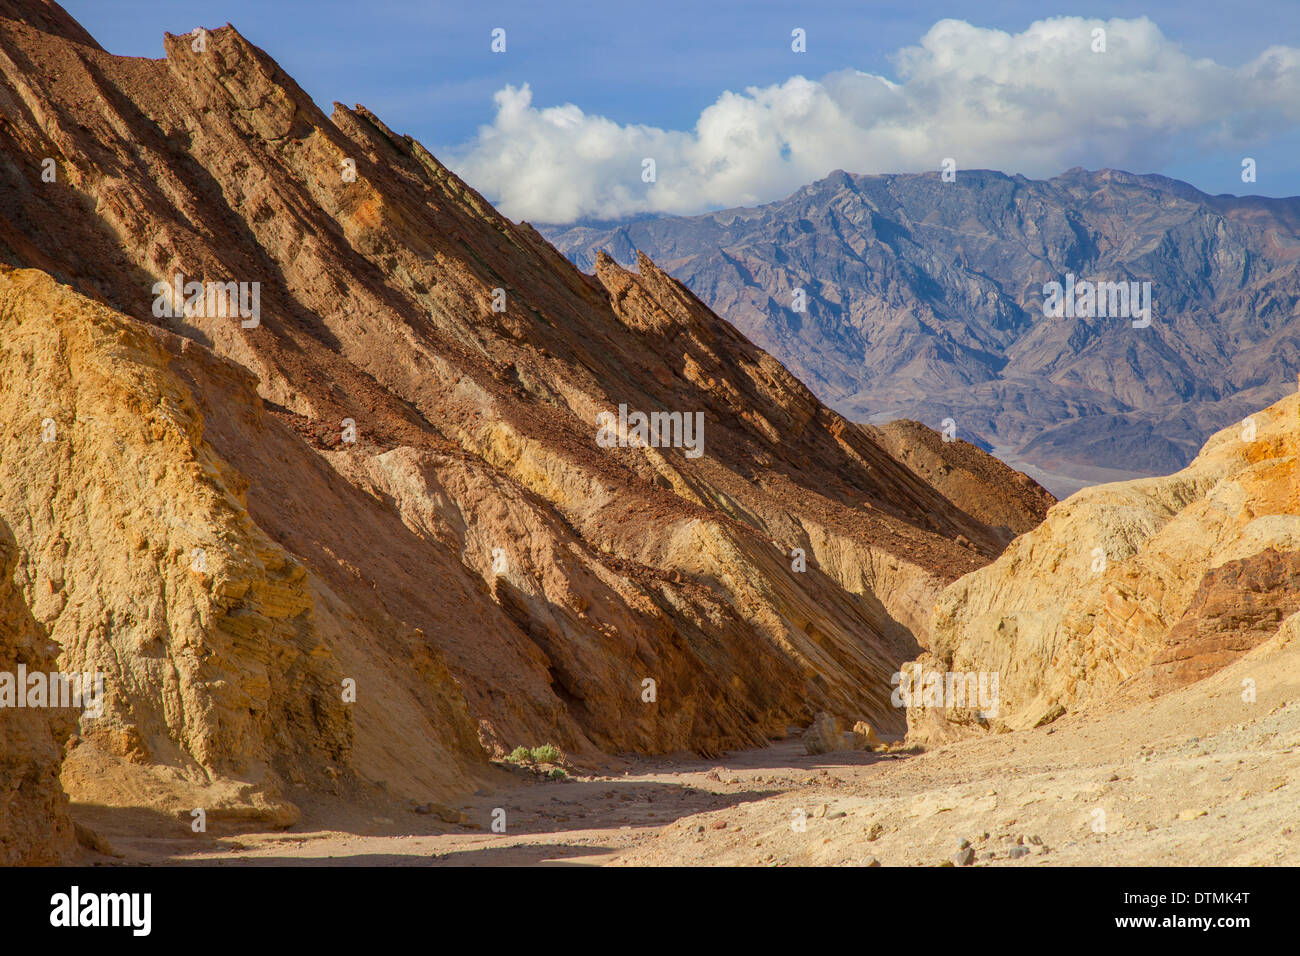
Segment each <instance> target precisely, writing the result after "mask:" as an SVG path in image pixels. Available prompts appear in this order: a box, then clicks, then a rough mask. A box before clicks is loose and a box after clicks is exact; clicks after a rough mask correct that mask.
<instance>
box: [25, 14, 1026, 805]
mask: <svg viewBox="0 0 1300 956" xmlns="http://www.w3.org/2000/svg"><path fill="white" fill-rule="evenodd" d="M166 50H167V57H166V59H164V60H158V61H154V60H144V59H128V58H120V57H114V56H111V55H109V54H107V53H105V52H104V51H103V50H102V49H100V48H99V47H98V46H96V45H95V44H94V43H93V41H91V40H90V39H89V38H88V37H86V36H85V34H84V32H83V31H81V30H80V28H79V27H77V26H76V25H75V24H74V23H72V21H71V20H70V19H69V18H68V17H67V16H66V14H64V13H63V12H62V11H61V10H60V9H59V8H58V7H57V5H55V4H53V3H48V2H39V0H0V261H3V262H6V263H8V264H9V266H12V267H14V268H6V269H4V271H3V272H2V273H0V405H2V407H3V412H4V414H3V417H2V418H0V518H2V519H3V520H4V521H6V522H7V523H8V524H9V525H10V526H11V527H12V529H13V535H14V538H15V543H16V547H17V555H16V559H15V560H16V564H15V569H14V577H15V580H16V581H17V582H18V584H19V591H20V593H21V596H22V602H23V603H24V604H25V606H26V607H27V608H28V609H29V610H30V613H31V616H32V617H33V618H34V620H35V622H36V624H37V625H38V626H39V627H42V628H45V629H46V630H47V631H48V634H49V637H50V639H51V640H52V641H53V642H55V643H56V644H57V645H58V648H59V664H60V666H64V667H67V668H69V669H71V668H74V667H76V668H81V667H93V668H96V669H99V670H102V671H103V672H104V673H105V674H106V678H107V685H108V687H107V698H108V703H107V706H106V710H105V714H104V716H103V717H101V718H98V719H88V718H83V719H82V721H81V734H80V737H79V742H78V744H77V746H76V747H74V748H73V750H72V751H71V753H70V755H69V756H68V759H67V761H66V764H65V767H64V771H63V781H64V784H65V786H66V787H67V789H68V792H69V793H70V794H71V795H72V797H73V799H74V801H78V800H84V801H93V802H97V803H101V804H107V805H114V806H149V807H154V808H158V809H162V810H164V811H166V812H168V813H173V814H177V815H182V814H183V815H185V818H186V819H188V812H189V809H190V808H193V807H205V808H208V809H209V810H210V811H215V812H219V813H221V814H225V815H227V816H228V817H231V818H235V819H245V818H254V817H255V818H259V819H262V820H267V821H271V822H286V821H289V820H292V819H293V818H294V817H295V815H296V814H297V813H298V803H299V802H300V801H296V800H295V794H297V793H301V794H303V795H304V796H306V795H310V794H313V793H324V794H338V795H343V796H347V795H348V794H349V793H353V792H355V793H356V794H358V795H361V796H364V795H365V794H366V793H370V792H373V788H375V787H381V786H382V787H383V788H385V789H386V790H387V792H388V793H389V794H390V795H393V796H398V797H403V798H406V797H409V798H411V799H415V800H417V801H418V802H420V803H421V804H422V805H423V804H427V803H428V798H429V797H430V796H431V795H432V796H434V797H438V798H445V797H444V795H449V794H452V793H454V792H457V791H463V790H465V789H472V788H473V787H474V786H476V785H478V781H480V780H481V779H483V778H484V777H485V775H488V774H490V773H491V772H492V771H491V768H490V767H489V765H488V763H487V758H488V756H489V755H494V754H495V755H500V754H502V753H504V752H508V751H509V750H510V749H512V748H514V747H515V746H518V745H521V744H523V745H531V746H535V745H537V744H539V743H541V742H551V743H554V744H556V745H558V746H560V747H561V748H562V749H563V750H564V751H565V753H566V754H568V755H569V756H570V757H571V758H572V759H574V760H577V761H584V760H586V761H591V760H597V759H599V758H600V757H601V755H602V754H605V753H612V752H617V751H628V750H630V751H639V752H667V751H673V750H679V749H684V748H686V749H693V750H696V751H700V752H703V753H715V752H718V751H721V750H723V749H726V748H735V747H740V746H745V745H753V744H758V743H761V742H763V741H764V740H765V739H767V738H769V737H773V736H780V735H782V734H784V731H785V728H786V727H787V726H788V725H790V724H792V723H807V722H808V721H810V720H811V719H812V717H813V715H814V714H815V713H816V712H818V711H819V710H825V711H826V712H828V713H829V714H832V715H834V716H835V717H836V718H837V719H841V720H843V721H846V722H847V723H848V724H849V725H851V724H852V722H854V721H857V720H861V719H866V720H868V721H869V722H870V723H871V724H872V725H873V726H875V727H877V728H879V729H880V730H881V731H882V732H885V733H899V732H901V731H902V730H903V728H904V718H903V716H902V715H901V713H900V712H899V711H898V710H897V709H896V708H893V707H892V706H891V705H890V702H889V678H890V675H891V673H892V672H893V671H895V670H896V668H897V666H898V664H899V663H900V662H902V661H905V660H907V659H909V658H911V657H914V656H915V655H916V653H917V652H918V650H919V648H920V646H921V642H923V641H924V640H925V633H926V625H927V621H928V617H929V612H930V608H931V606H932V604H933V601H934V597H935V595H936V594H937V593H938V591H939V590H940V589H941V588H942V587H943V586H945V585H946V584H947V583H949V582H950V581H952V580H953V579H955V578H956V577H958V576H959V575H961V574H963V573H965V572H968V571H971V570H974V569H975V568H977V567H979V566H981V565H982V564H984V563H986V562H987V561H988V560H990V559H991V558H992V557H994V556H995V555H996V554H998V553H999V551H1000V550H1001V548H1002V547H1003V546H1004V544H1005V541H1006V537H1007V534H1006V530H1005V529H1006V528H1008V527H1015V522H1017V521H1021V520H1025V521H1028V520H1029V519H1028V518H1027V514H1028V512H1016V513H1015V514H1008V513H1004V512H1003V511H997V512H994V511H982V512H981V514H983V515H985V516H984V517H977V516H975V515H974V514H972V513H970V512H968V511H966V510H964V508H963V507H962V506H961V503H960V501H959V500H958V498H959V495H958V494H957V493H956V492H953V491H952V490H951V489H948V490H939V489H937V488H936V486H935V485H934V484H932V483H931V481H930V480H927V479H926V478H923V477H922V476H920V475H918V474H917V473H916V472H914V471H913V470H912V469H910V468H909V467H907V466H906V465H904V464H903V463H901V462H900V461H899V460H898V459H897V458H896V457H895V456H894V455H892V454H891V453H890V452H889V450H887V448H886V447H885V444H884V441H885V439H884V438H883V436H882V435H881V433H879V432H874V431H872V430H870V429H865V428H862V427H859V426H856V425H854V424H851V423H850V422H848V421H846V420H845V419H844V418H842V417H841V416H839V415H838V414H836V413H834V412H832V411H830V410H829V409H827V408H826V407H825V406H823V405H821V404H820V403H819V402H818V401H817V399H816V398H815V397H814V396H813V394H812V393H811V392H809V391H808V389H806V388H805V387H804V386H803V385H802V384H800V383H799V381H798V380H796V379H795V378H794V377H793V376H792V375H791V374H790V373H789V372H788V371H786V369H785V368H783V367H782V366H781V365H780V364H779V363H778V362H777V361H776V360H775V359H774V358H773V357H772V356H771V355H769V354H767V353H765V352H763V351H762V350H761V349H759V348H757V347H755V346H754V345H752V344H751V343H750V342H748V341H747V340H746V339H744V338H743V337H742V336H741V335H740V334H739V333H738V332H737V331H736V330H735V329H734V328H733V327H732V326H731V325H729V324H728V323H726V322H724V321H722V320H721V319H719V318H718V317H717V316H716V315H714V314H713V313H712V312H710V311H709V310H708V309H707V308H706V307H705V306H704V305H703V304H702V303H701V302H700V301H699V300H698V299H696V297H695V296H694V295H692V294H691V293H690V292H689V291H687V290H686V289H685V288H684V287H683V286H682V285H680V284H679V283H678V282H676V281H675V280H673V279H671V278H670V277H669V276H668V275H667V274H665V273H664V272H662V271H660V270H659V269H658V268H656V267H655V266H654V264H653V263H651V262H650V261H649V260H648V259H642V260H641V261H640V263H639V271H638V272H635V273H634V272H630V271H627V270H625V269H623V268H621V267H620V266H618V265H617V264H615V263H614V262H613V261H612V260H608V259H600V260H598V261H596V262H595V263H594V266H595V272H596V274H595V276H587V275H583V274H581V273H579V272H578V271H577V270H576V269H575V268H574V267H573V266H572V265H571V264H570V263H568V262H567V261H566V260H565V259H564V258H563V257H562V256H560V255H559V254H558V253H557V252H556V251H555V250H554V249H553V248H552V247H551V246H549V245H548V244H547V243H546V242H545V241H544V240H543V239H542V238H541V237H540V235H539V234H538V233H537V232H536V231H535V230H533V229H532V228H531V227H529V226H527V225H526V224H525V225H515V224H513V223H511V222H509V221H507V220H505V219H503V218H502V217H500V216H499V215H497V214H496V212H495V211H494V210H493V209H492V208H491V207H490V206H489V205H488V204H487V203H486V202H485V201H484V200H483V199H482V197H480V196H478V195H477V194H476V193H474V192H473V191H472V190H470V189H469V188H468V187H466V186H465V185H464V184H463V183H462V182H460V181H459V180H458V179H457V178H456V177H455V176H453V175H452V174H451V173H449V172H448V171H447V170H446V168H444V167H443V166H442V165H441V164H440V163H439V162H438V161H437V160H436V159H434V158H433V157H432V156H431V155H429V153H428V152H426V151H425V150H424V149H423V148H422V147H421V146H420V145H419V144H418V143H416V142H414V141H413V140H411V139H410V138H409V137H403V136H399V135H397V134H395V133H393V132H392V131H391V130H389V129H388V128H387V127H386V126H385V125H384V124H383V123H382V122H381V121H380V120H379V119H378V118H376V117H375V116H373V115H372V114H371V113H369V112H368V111H367V110H365V109H364V108H362V107H357V108H356V109H354V110H349V109H346V108H345V107H343V106H337V105H336V107H335V110H334V113H333V116H332V117H326V116H325V115H324V114H322V113H321V112H320V111H319V110H318V109H317V107H316V106H315V105H314V104H313V102H312V101H311V99H310V98H309V97H308V96H307V95H306V94H305V93H303V91H302V90H301V89H299V88H298V87H297V85H296V84H294V82H293V81H292V80H291V79H290V78H289V77H287V76H286V75H285V74H284V73H283V72H282V71H281V70H280V69H279V67H278V66H276V64H275V63H274V62H273V61H272V60H271V59H270V58H269V57H268V56H267V55H266V54H265V53H263V52H262V51H261V50H259V49H257V48H256V47H253V46H252V45H251V44H249V43H248V42H247V41H245V40H244V39H243V38H242V37H241V36H240V35H239V34H238V33H237V32H236V31H235V30H234V29H233V28H231V27H226V28H223V29H220V30H213V31H211V32H202V33H195V34H191V35H186V36H179V37H178V36H169V37H167V39H166ZM177 277H179V280H177ZM177 281H179V283H180V291H179V293H177V292H174V291H173V289H174V285H173V284H174V283H176V282H177ZM191 282H195V283H203V284H204V285H200V286H199V287H198V294H197V295H194V294H192V292H191V291H188V290H187V289H186V288H185V287H186V285H187V284H188V283H191ZM227 284H229V285H227ZM241 307H242V308H241ZM620 410H621V412H622V415H621V416H620ZM636 413H645V414H651V413H667V414H669V415H675V416H677V417H676V424H675V426H674V424H673V421H672V420H671V419H663V420H661V422H660V424H661V425H662V426H663V428H662V430H661V431H660V432H659V434H661V435H663V436H664V437H668V438H675V439H676V441H670V442H667V443H664V442H659V441H651V440H650V439H651V437H652V436H650V435H641V436H638V434H637V432H636V425H635V422H634V420H633V417H632V416H634V415H635V414H636ZM607 414H608V415H609V416H611V417H610V418H609V419H606V418H604V417H603V416H605V415H607ZM47 420H48V421H49V422H50V423H52V427H53V431H52V433H49V435H47V433H46V432H45V431H44V429H45V428H46V427H47ZM611 421H612V422H613V423H614V426H613V431H614V432H615V434H613V438H614V439H615V440H614V441H608V440H604V439H603V438H602V435H604V438H605V439H607V438H609V437H610V434H611V430H610V428H608V427H607V428H606V429H605V430H604V431H603V432H602V429H601V427H600V426H601V424H602V423H603V424H604V425H606V426H609V425H610V422H611ZM620 421H624V422H626V424H627V426H628V428H630V430H631V436H630V437H631V439H632V440H631V441H628V440H622V441H620V440H618V439H620V438H622V439H627V438H628V437H629V436H628V434H627V433H626V432H622V433H618V429H619V428H622V427H623V426H621V425H619V422H620ZM688 421H689V422H690V423H691V424H692V425H695V424H696V423H697V422H702V426H697V427H696V428H695V429H694V431H693V432H692V436H691V438H690V440H688V436H687V434H686V432H685V431H684V429H685V426H686V423H687V422H688ZM701 427H702V431H700V428H701ZM701 439H702V441H701ZM894 444H895V446H897V445H898V442H897V441H895V442H894ZM927 454H928V453H927ZM940 457H942V455H940ZM929 460H930V459H929V458H927V459H926V461H927V462H928V461H929ZM927 467H928V465H927ZM968 470H969V469H968ZM970 473H971V474H976V473H979V468H975V469H974V471H971V472H970ZM987 474H989V475H994V474H995V472H992V471H990V472H987ZM1002 477H1003V476H1002V475H1001V473H996V480H998V481H1000V480H1001V479H1002ZM971 481H972V482H973V483H975V484H977V483H978V482H975V479H971ZM972 487H973V485H972ZM996 493H997V491H996V489H995V488H992V487H981V488H980V494H981V495H982V496H983V497H984V499H991V498H993V497H995V496H996ZM1031 497H1032V496H1031ZM1026 500H1027V501H1028V500H1029V499H1026ZM1013 510H1014V509H1013ZM368 788H369V789H368Z"/></svg>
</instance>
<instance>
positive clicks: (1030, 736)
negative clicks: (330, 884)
mask: <svg viewBox="0 0 1300 956" xmlns="http://www.w3.org/2000/svg"><path fill="white" fill-rule="evenodd" d="M1246 680H1250V681H1254V682H1255V692H1256V698H1255V700H1254V701H1253V702H1248V701H1246V700H1244V699H1243V695H1242V688H1243V687H1244V686H1245V685H1244V684H1243V682H1244V681H1246ZM527 779H528V778H526V777H525V776H524V775H522V774H521V776H520V780H521V784H520V786H518V787H515V788H513V789H509V790H503V791H500V792H497V793H493V794H479V795H477V796H475V797H472V798H470V799H468V800H466V801H465V802H464V803H462V804H459V805H458V806H457V807H455V808H447V809H446V810H443V811H442V812H443V813H444V814H446V815H448V816H451V817H452V818H453V819H455V814H457V813H461V814H463V815H464V816H463V817H461V818H460V819H461V820H463V824H461V825H457V824H454V823H447V822H444V821H443V820H441V819H438V817H437V816H436V815H420V814H416V813H414V812H412V811H411V810H410V809H409V808H398V807H386V808H382V809H379V810H375V811H374V812H370V811H368V810H362V811H357V810H355V809H353V810H351V811H349V815H348V816H347V817H346V818H342V819H335V820H331V821H330V823H329V824H328V825H326V826H324V827H321V828H317V829H313V828H310V827H302V826H300V827H297V828H294V829H293V830H290V831H282V832H278V833H241V834H238V835H234V836H218V835H194V834H190V833H189V832H188V830H187V829H186V828H184V827H164V828H161V829H160V828H158V827H153V828H150V827H144V828H141V827H140V826H139V825H134V826H131V827H129V828H126V829H121V828H119V829H118V830H116V831H114V830H112V829H111V828H108V827H106V826H105V825H104V822H103V819H102V818H98V819H96V817H95V814H94V813H93V812H92V811H89V810H87V809H86V808H78V809H77V815H78V818H79V819H84V820H85V822H88V823H90V824H91V825H94V826H96V828H97V829H98V830H99V832H101V833H103V835H104V836H106V837H107V838H108V839H109V840H110V842H111V843H112V844H113V846H114V848H115V850H116V851H117V852H118V853H119V854H121V858H120V859H119V860H116V861H114V862H118V863H132V862H136V863H144V862H148V863H164V862H171V863H190V864H193V863H209V864H211V863H219V864H242V865H248V864H275V863H294V864H299V865H302V864H321V865H356V864H384V865H395V866H430V865H432V866H500V865H536V864H587V865H662V864H687V865H714V864H721V865H869V864H870V863H871V861H872V860H876V861H878V862H879V863H880V864H882V865H884V866H911V865H943V864H945V863H946V862H947V861H949V860H950V859H951V858H952V857H954V855H956V854H958V853H959V847H960V844H961V843H962V841H969V843H970V847H969V848H970V850H971V851H972V855H973V862H974V864H975V865H995V866H996V865H1040V866H1041V865H1137V864H1179V865H1197V864H1226V865H1268V864H1290V865H1296V864H1300V647H1297V646H1296V642H1291V643H1289V644H1287V643H1279V642H1278V640H1277V639H1275V640H1274V641H1273V642H1270V643H1269V644H1266V645H1264V646H1262V647H1260V648H1257V649H1256V651H1255V652H1253V653H1252V654H1251V655H1249V656H1248V657H1246V658H1245V659H1243V660H1242V661H1239V662H1238V663H1237V664H1235V665H1233V666H1232V667H1230V668H1228V669H1226V670H1225V671H1223V672H1221V673H1220V674H1218V675H1216V676H1214V677H1212V678H1210V679H1208V680H1206V681H1202V682H1201V683H1199V684H1196V685H1193V686H1191V687H1187V688H1183V689H1182V690H1180V691H1177V692H1175V693H1173V694H1169V695H1166V696H1164V697H1161V698H1159V699H1156V700H1153V701H1146V702H1142V703H1138V704H1136V705H1132V706H1129V707H1127V708H1125V709H1123V710H1119V711H1116V712H1114V713H1110V714H1104V715H1097V716H1087V715H1081V716H1070V717H1066V718H1063V719H1061V720H1060V721H1057V722H1056V723H1055V724H1054V725H1052V726H1050V727H1044V728H1039V729H1037V730H1032V731H1025V732H1020V733H1014V734H1004V735H1000V736H994V737H986V738H983V739H978V740H973V741H963V742H959V743H955V744H951V745H948V746H945V747H941V748H938V749H935V750H932V751H929V752H925V753H920V754H907V753H890V754H870V753H842V754H830V755H822V756H810V755H808V754H806V753H804V752H803V748H802V746H801V745H800V744H799V742H798V741H795V740H790V741H785V742H782V743H779V744H776V745H773V746H771V747H768V748H765V749H762V750H754V751H745V752H740V753H735V754H731V755H728V756H727V758H725V759H723V760H720V761H704V760H695V759H685V760H653V759H643V760H638V761H635V762H634V763H633V764H631V765H630V769H629V770H627V771H626V772H622V773H617V774H609V775H596V776H581V777H575V778H572V779H570V780H567V781H538V782H535V783H530V782H527ZM498 808H500V809H503V810H504V811H505V824H506V831H505V832H504V833H495V832H492V830H491V825H492V821H493V814H494V811H495V810H497V809H498ZM333 812H334V813H335V814H336V815H337V814H338V813H339V809H338V808H337V807H334V808H333ZM322 815H327V814H325V811H324V809H322V811H321V813H315V814H313V813H312V812H311V808H309V812H308V814H307V817H308V819H312V818H316V819H320V818H321V817H322ZM163 831H166V832H163Z"/></svg>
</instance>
